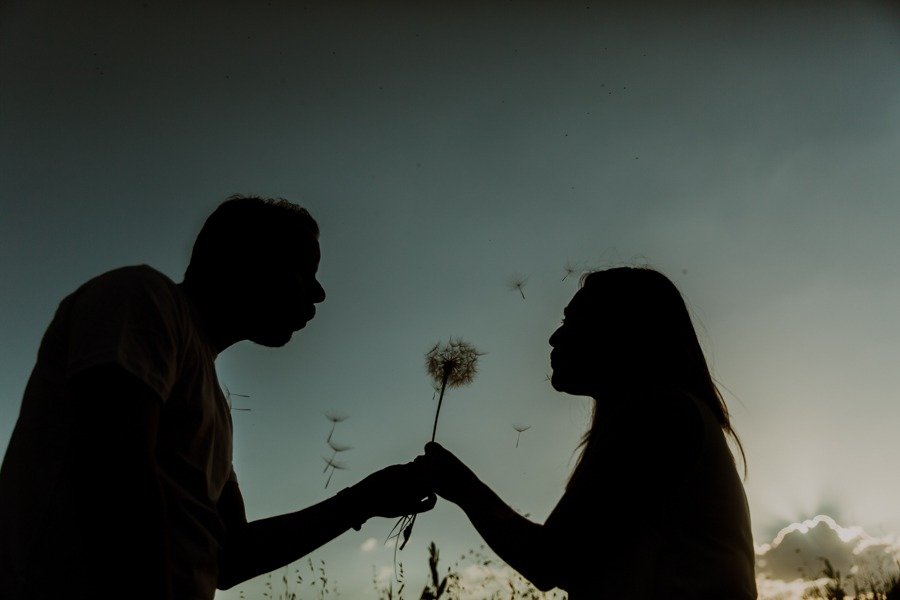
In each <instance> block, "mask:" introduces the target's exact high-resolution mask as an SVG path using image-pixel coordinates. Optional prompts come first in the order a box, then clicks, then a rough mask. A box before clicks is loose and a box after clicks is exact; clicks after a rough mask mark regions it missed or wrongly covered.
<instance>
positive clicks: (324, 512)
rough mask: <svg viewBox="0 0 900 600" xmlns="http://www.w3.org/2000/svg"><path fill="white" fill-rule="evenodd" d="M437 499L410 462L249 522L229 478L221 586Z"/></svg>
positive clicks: (222, 503) (222, 512)
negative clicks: (318, 499) (288, 510)
mask: <svg viewBox="0 0 900 600" xmlns="http://www.w3.org/2000/svg"><path fill="white" fill-rule="evenodd" d="M434 503H435V496H434V495H433V494H431V493H430V490H429V489H428V488H427V486H426V485H425V481H424V478H423V477H422V473H421V468H420V466H419V465H416V464H413V463H407V464H405V465H392V466H390V467H386V468H384V469H382V470H380V471H377V472H375V473H373V474H371V475H369V476H368V477H366V478H365V479H363V480H362V481H361V482H360V483H357V484H356V485H354V486H352V487H349V488H346V489H345V490H343V491H341V492H338V493H337V494H335V495H334V496H332V497H331V498H329V499H327V500H324V501H322V502H319V503H318V504H314V505H312V506H310V507H308V508H304V509H303V510H299V511H297V512H293V513H288V514H284V515H279V516H276V517H269V518H267V519H260V520H257V521H253V522H250V523H248V522H247V517H246V512H245V510H244V501H243V498H242V496H241V492H240V488H239V487H238V484H237V482H236V481H233V480H232V481H229V482H228V484H226V486H225V489H224V490H223V492H222V496H221V498H220V499H219V507H218V510H219V517H220V518H221V519H222V521H223V522H224V523H225V531H226V534H225V547H224V549H223V552H222V555H221V557H220V561H219V582H218V588H219V589H221V590H225V589H229V588H231V587H234V586H235V585H237V584H239V583H241V582H244V581H246V580H248V579H250V578H252V577H256V576H257V575H261V574H263V573H268V572H269V571H273V570H275V569H277V568H279V567H282V566H284V565H286V564H289V563H291V562H294V561H295V560H297V559H298V558H300V557H302V556H305V555H307V554H309V553H310V552H312V551H313V550H315V549H317V548H319V547H320V546H322V545H323V544H325V543H327V542H329V541H331V540H333V539H334V538H336V537H337V536H339V535H340V534H342V533H344V532H345V531H347V530H348V529H350V528H351V527H353V528H355V529H359V527H360V526H361V525H362V523H363V522H365V521H366V520H367V519H369V518H371V517H375V516H380V517H399V516H402V515H406V514H412V513H417V512H423V511H426V510H430V509H431V508H432V507H433V506H434Z"/></svg>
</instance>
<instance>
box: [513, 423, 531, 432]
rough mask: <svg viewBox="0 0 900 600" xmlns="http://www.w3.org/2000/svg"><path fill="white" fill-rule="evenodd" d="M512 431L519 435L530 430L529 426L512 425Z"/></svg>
mask: <svg viewBox="0 0 900 600" xmlns="http://www.w3.org/2000/svg"><path fill="white" fill-rule="evenodd" d="M513 429H515V430H516V431H518V432H519V433H522V432H523V431H528V430H529V429H531V425H513Z"/></svg>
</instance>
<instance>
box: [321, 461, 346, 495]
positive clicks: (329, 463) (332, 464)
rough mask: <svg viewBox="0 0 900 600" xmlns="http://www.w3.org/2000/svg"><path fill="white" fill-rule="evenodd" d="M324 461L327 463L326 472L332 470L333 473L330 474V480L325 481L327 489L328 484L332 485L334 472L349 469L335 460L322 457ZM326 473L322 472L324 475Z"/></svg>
mask: <svg viewBox="0 0 900 600" xmlns="http://www.w3.org/2000/svg"><path fill="white" fill-rule="evenodd" d="M322 460H324V461H325V471H327V470H328V469H331V473H329V474H328V479H327V480H326V481H325V487H326V488H327V487H328V484H329V483H331V476H332V475H334V472H335V471H337V470H338V469H340V470H342V471H343V470H344V469H346V468H347V464H346V463H343V462H340V461H337V460H334V458H325V457H324V456H323V457H322ZM325 471H322V472H323V473H324V472H325Z"/></svg>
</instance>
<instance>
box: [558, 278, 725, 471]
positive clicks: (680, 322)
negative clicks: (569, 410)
mask: <svg viewBox="0 0 900 600" xmlns="http://www.w3.org/2000/svg"><path fill="white" fill-rule="evenodd" d="M550 345H551V346H552V347H553V350H552V351H551V353H550V361H551V365H552V368H553V376H552V378H551V383H552V385H553V387H554V388H555V389H556V390H558V391H561V392H566V393H569V394H575V395H584V396H592V397H594V398H603V397H606V396H616V397H620V398H622V399H625V400H627V399H628V398H629V397H631V398H635V399H637V398H641V399H643V400H649V399H650V398H652V397H661V398H663V397H667V395H666V394H655V393H654V391H656V392H660V391H663V390H677V391H680V392H684V393H688V394H691V395H692V396H694V397H695V398H697V399H698V400H699V401H701V402H703V403H704V404H705V405H706V406H708V407H709V409H710V410H711V411H712V413H713V414H714V415H715V417H716V419H717V420H718V421H719V423H720V424H721V426H722V428H723V430H725V431H726V432H727V433H729V434H731V435H732V436H733V437H734V439H735V441H736V442H737V444H738V446H739V447H740V441H739V440H738V439H737V436H736V435H735V433H734V431H733V430H732V428H731V421H730V418H729V415H728V408H727V406H726V405H725V402H724V400H723V399H722V396H721V394H720V393H719V391H718V389H717V388H716V385H715V383H714V382H713V379H712V376H711V375H710V372H709V367H708V366H707V364H706V359H705V357H704V355H703V350H702V349H701V347H700V343H699V341H698V339H697V334H696V332H695V331H694V326H693V322H692V320H691V316H690V313H689V312H688V309H687V306H686V305H685V303H684V299H683V298H682V296H681V293H680V292H679V291H678V288H676V287H675V284H673V283H672V281H670V280H669V279H668V278H667V277H666V276H665V275H663V274H662V273H660V272H659V271H656V270H653V269H650V268H645V267H616V268H611V269H605V270H602V271H594V272H591V273H588V274H586V275H584V276H582V278H581V286H580V289H579V290H578V292H577V293H576V294H575V296H574V297H573V298H572V300H571V301H570V302H569V305H568V306H567V307H566V309H565V311H564V319H563V322H562V324H561V325H560V326H559V328H558V329H557V330H556V331H555V332H554V333H553V335H552V336H551V337H550ZM589 436H590V432H589V433H588V436H587V437H586V440H587V439H588V437H589ZM741 453H742V454H743V450H741Z"/></svg>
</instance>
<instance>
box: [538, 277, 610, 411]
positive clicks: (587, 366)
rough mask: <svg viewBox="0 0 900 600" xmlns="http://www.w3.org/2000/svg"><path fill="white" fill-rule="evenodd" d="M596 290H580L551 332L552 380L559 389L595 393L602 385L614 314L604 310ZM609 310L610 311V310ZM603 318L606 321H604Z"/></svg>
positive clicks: (553, 384)
mask: <svg viewBox="0 0 900 600" xmlns="http://www.w3.org/2000/svg"><path fill="white" fill-rule="evenodd" d="M597 293H598V292H597V290H596V289H595V290H591V291H588V290H585V289H584V288H582V289H581V290H579V291H578V292H577V293H576V294H575V296H574V297H573V298H572V300H571V301H570V302H569V305H568V306H566V308H565V309H564V310H563V320H562V323H560V325H559V327H558V328H557V329H556V331H554V332H553V335H551V336H550V340H549V341H550V346H551V347H552V348H553V350H552V351H551V352H550V366H551V368H552V369H553V375H552V376H551V378H550V383H551V385H552V386H553V388H554V389H555V390H557V391H559V392H565V393H567V394H573V395H576V396H593V395H596V394H597V393H598V392H599V390H600V388H601V387H602V380H603V379H604V377H605V374H606V371H607V366H608V360H607V358H605V357H608V356H609V355H610V354H609V345H610V344H612V343H614V342H613V340H612V339H611V337H614V336H612V335H611V334H612V333H613V328H612V327H610V325H611V324H612V321H613V320H614V319H615V315H611V314H607V315H604V314H602V313H603V312H605V311H603V310H602V308H601V307H602V303H601V302H599V301H598V299H597V297H596V295H597ZM607 312H608V311H607ZM604 321H605V322H606V324H605V325H604Z"/></svg>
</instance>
